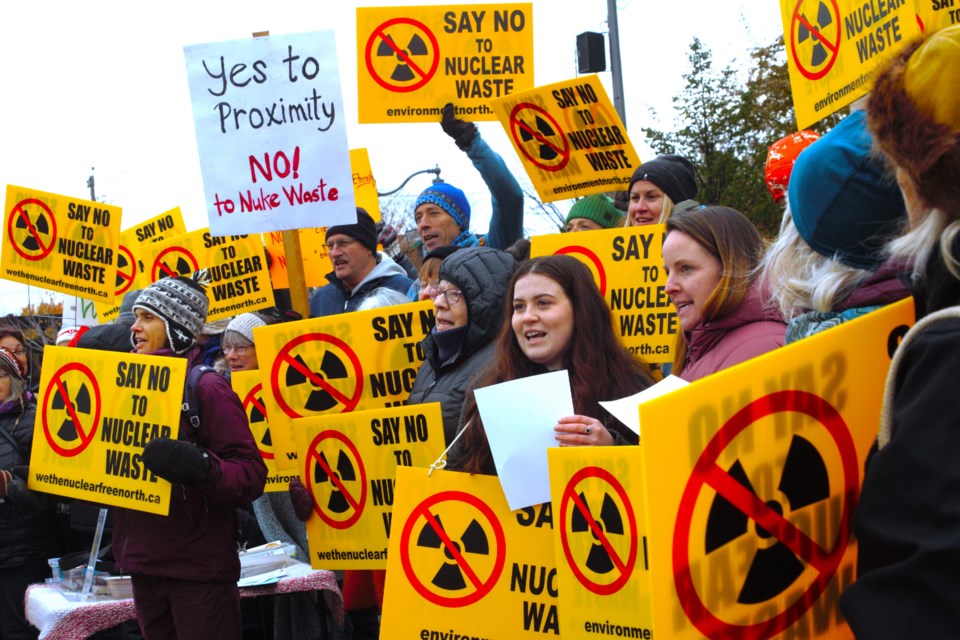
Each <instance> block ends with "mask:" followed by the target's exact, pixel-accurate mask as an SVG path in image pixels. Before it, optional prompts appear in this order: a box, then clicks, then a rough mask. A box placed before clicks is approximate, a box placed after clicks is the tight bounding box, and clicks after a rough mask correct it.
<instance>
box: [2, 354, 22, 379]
mask: <svg viewBox="0 0 960 640" xmlns="http://www.w3.org/2000/svg"><path fill="white" fill-rule="evenodd" d="M0 371H6V372H7V373H8V374H9V375H10V376H12V377H14V378H19V379H20V380H23V367H21V366H20V361H19V360H17V356H15V355H13V353H11V352H10V350H9V349H6V348H4V347H0Z"/></svg>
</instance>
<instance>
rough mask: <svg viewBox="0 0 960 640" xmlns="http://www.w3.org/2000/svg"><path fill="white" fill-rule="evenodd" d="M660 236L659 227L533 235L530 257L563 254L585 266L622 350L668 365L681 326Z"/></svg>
mask: <svg viewBox="0 0 960 640" xmlns="http://www.w3.org/2000/svg"><path fill="white" fill-rule="evenodd" d="M663 234H664V226H663V225H646V226H642V227H624V228H619V229H597V230H593V231H583V232H578V233H557V234H548V235H537V236H533V237H532V238H530V255H531V256H548V255H553V254H560V253H562V254H566V255H569V256H573V257H574V258H577V259H578V260H580V262H583V263H584V264H585V265H587V267H588V268H589V269H590V271H591V272H592V273H593V277H594V279H595V280H596V283H597V287H599V289H600V293H602V294H603V297H604V299H605V300H606V301H607V306H609V307H610V310H611V312H612V313H613V322H614V326H615V327H614V328H615V329H616V330H617V331H618V332H619V333H620V337H621V338H622V339H623V344H624V346H626V347H627V348H628V349H629V350H630V352H631V353H633V354H635V355H636V356H637V357H639V358H641V359H643V360H644V361H645V362H649V363H657V362H672V361H673V350H674V342H675V340H676V336H677V331H678V330H679V327H680V325H679V323H678V322H677V314H676V311H675V310H674V308H673V303H671V302H670V298H669V296H667V294H666V291H665V287H666V284H667V274H666V272H665V271H664V269H663V256H662V254H661V248H662V246H663Z"/></svg>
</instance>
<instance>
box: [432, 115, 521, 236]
mask: <svg viewBox="0 0 960 640" xmlns="http://www.w3.org/2000/svg"><path fill="white" fill-rule="evenodd" d="M442 114H443V115H442V119H441V121H440V126H441V127H442V128H443V131H444V132H445V133H446V134H447V135H449V136H450V137H451V138H453V139H454V141H455V142H456V144H457V147H459V148H460V149H461V150H462V151H464V152H465V153H466V154H467V157H468V158H470V160H471V162H473V166H474V167H476V168H477V171H479V172H480V176H481V177H482V178H483V181H484V182H485V183H486V184H487V188H489V189H490V196H491V200H490V204H491V206H492V208H493V214H492V216H491V218H490V229H489V230H488V231H487V233H486V235H485V236H483V237H480V236H477V235H475V234H473V233H471V232H470V203H469V202H468V201H467V197H466V195H465V194H464V193H463V191H461V190H460V189H458V188H456V187H454V186H453V185H451V184H448V183H446V182H436V183H434V184H432V185H430V186H429V187H427V188H426V189H424V190H423V192H422V193H421V194H420V196H419V197H418V198H417V201H416V203H415V204H414V207H413V209H414V214H413V215H414V218H415V220H416V222H417V233H419V234H420V241H421V242H422V243H423V252H424V253H428V252H429V251H432V250H433V249H436V248H437V247H443V246H447V245H453V246H457V247H470V246H474V245H486V246H488V247H493V248H494V249H506V248H507V247H509V246H510V245H511V244H513V243H514V242H516V241H517V240H519V239H520V238H521V237H523V191H521V189H520V185H519V184H518V183H517V180H516V178H514V177H513V174H511V173H510V170H509V169H507V165H506V163H505V162H504V161H503V158H501V157H500V155H499V154H497V153H496V152H495V151H493V150H492V149H491V148H490V147H489V146H488V145H487V143H486V142H485V141H484V140H483V138H481V137H480V133H479V132H478V131H477V125H475V124H474V123H472V122H465V121H464V120H461V119H460V118H457V117H456V116H455V115H454V107H453V104H449V103H448V104H447V105H446V106H444V107H443V110H442Z"/></svg>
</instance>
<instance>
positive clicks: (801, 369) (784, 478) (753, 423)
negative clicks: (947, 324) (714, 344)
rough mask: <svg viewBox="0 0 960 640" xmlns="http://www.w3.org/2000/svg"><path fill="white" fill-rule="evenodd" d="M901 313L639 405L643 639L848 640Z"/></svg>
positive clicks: (905, 319)
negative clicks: (864, 513)
mask: <svg viewBox="0 0 960 640" xmlns="http://www.w3.org/2000/svg"><path fill="white" fill-rule="evenodd" d="M913 320H914V318H913V301H912V300H909V299H908V300H903V301H901V302H898V303H895V304H892V305H889V306H887V307H884V308H883V309H880V310H878V311H875V312H873V313H870V314H867V315H866V316H863V317H861V318H858V319H856V320H852V321H850V322H848V323H846V324H843V325H840V326H838V327H836V328H833V329H829V330H827V331H824V332H822V333H819V334H817V335H814V336H811V337H809V338H805V339H803V340H801V341H799V342H796V343H793V344H790V345H788V346H785V347H783V348H781V349H777V350H775V351H772V352H770V353H767V354H765V355H763V356H760V357H758V358H756V359H754V360H750V361H748V362H745V363H742V364H739V365H737V366H735V367H732V368H730V369H726V370H723V371H720V372H719V373H716V374H713V375H711V376H708V377H706V378H704V379H702V380H699V381H697V382H695V383H693V384H691V385H689V386H687V387H684V388H683V389H679V390H677V391H674V392H672V393H670V394H668V395H666V396H663V397H662V398H656V399H653V400H650V401H649V402H646V403H644V404H641V405H640V426H641V442H642V443H643V445H642V446H641V451H642V452H643V456H644V468H645V474H646V485H647V486H649V487H653V486H656V490H655V491H648V492H647V503H648V511H647V517H648V520H647V522H648V524H649V526H648V530H649V536H650V540H651V541H652V542H651V545H650V549H651V554H650V573H651V578H652V581H653V593H654V616H653V622H654V628H655V629H656V630H657V634H658V635H659V636H661V637H664V636H666V637H670V638H678V639H681V640H682V639H684V638H691V639H692V638H703V637H707V638H734V637H764V638H774V637H777V638H780V637H790V638H825V637H830V638H839V637H851V634H850V631H849V629H848V628H847V626H846V623H845V622H844V621H843V619H842V615H841V614H840V610H839V606H838V601H839V597H840V594H841V593H842V592H843V590H844V589H845V588H846V587H847V586H849V585H850V583H851V582H852V581H853V579H854V565H855V561H856V541H855V540H854V539H853V538H852V537H851V535H850V530H851V518H852V516H853V509H854V505H855V504H856V502H857V495H858V493H859V491H860V486H861V483H862V480H863V471H862V470H863V463H864V460H865V459H866V457H867V452H868V450H869V449H870V446H871V444H872V443H873V441H874V438H875V436H876V433H877V426H878V424H879V416H880V405H881V401H882V398H883V389H884V382H885V379H886V373H887V370H888V369H889V366H890V359H891V355H892V352H893V350H894V349H895V348H896V345H897V344H898V343H899V340H900V338H901V337H902V336H903V335H904V334H905V333H906V331H907V329H908V327H909V326H910V325H912V324H913Z"/></svg>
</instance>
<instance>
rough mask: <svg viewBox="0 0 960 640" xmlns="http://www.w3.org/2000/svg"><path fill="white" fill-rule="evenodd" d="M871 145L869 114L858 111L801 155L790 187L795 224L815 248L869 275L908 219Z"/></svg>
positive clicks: (801, 234) (892, 182) (791, 211)
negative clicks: (887, 244) (888, 242)
mask: <svg viewBox="0 0 960 640" xmlns="http://www.w3.org/2000/svg"><path fill="white" fill-rule="evenodd" d="M872 145H873V139H872V138H871V136H870V133H869V131H867V116H866V113H865V112H864V111H862V110H858V111H854V112H853V113H851V114H850V115H848V116H847V117H846V118H844V119H843V120H842V121H841V122H840V123H839V124H838V125H837V126H835V127H834V128H833V129H832V130H831V131H830V132H829V133H827V134H826V135H825V136H823V137H822V138H820V139H819V140H817V141H816V142H814V143H813V144H812V145H810V146H809V147H807V148H806V149H805V150H804V151H803V152H802V153H801V154H800V155H799V157H798V158H797V162H796V164H795V165H794V167H793V174H792V175H791V178H790V184H789V186H788V187H787V191H788V197H789V200H788V202H789V207H790V213H791V215H792V216H793V222H794V224H795V225H796V227H797V231H799V232H800V236H801V237H802V238H803V239H804V240H805V241H806V242H807V244H809V245H810V247H811V248H812V249H814V250H815V251H817V252H818V253H820V254H822V255H824V256H826V257H828V258H834V259H837V260H839V261H840V262H842V263H843V264H845V265H847V266H850V267H854V268H857V269H871V270H872V269H876V268H877V267H878V266H880V264H881V262H882V261H883V252H882V251H881V249H882V248H883V246H884V245H885V244H886V242H887V241H888V240H889V239H890V238H891V237H892V236H893V235H895V234H896V233H897V232H898V231H900V226H901V223H902V222H903V221H905V220H906V215H907V214H906V208H905V207H904V203H903V196H902V195H901V193H900V188H899V187H898V186H897V183H896V181H895V180H894V179H893V178H892V177H891V176H889V175H887V172H886V170H885V167H884V166H883V165H882V164H881V163H880V162H879V159H878V158H877V157H876V156H874V155H872V154H871V147H872Z"/></svg>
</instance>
